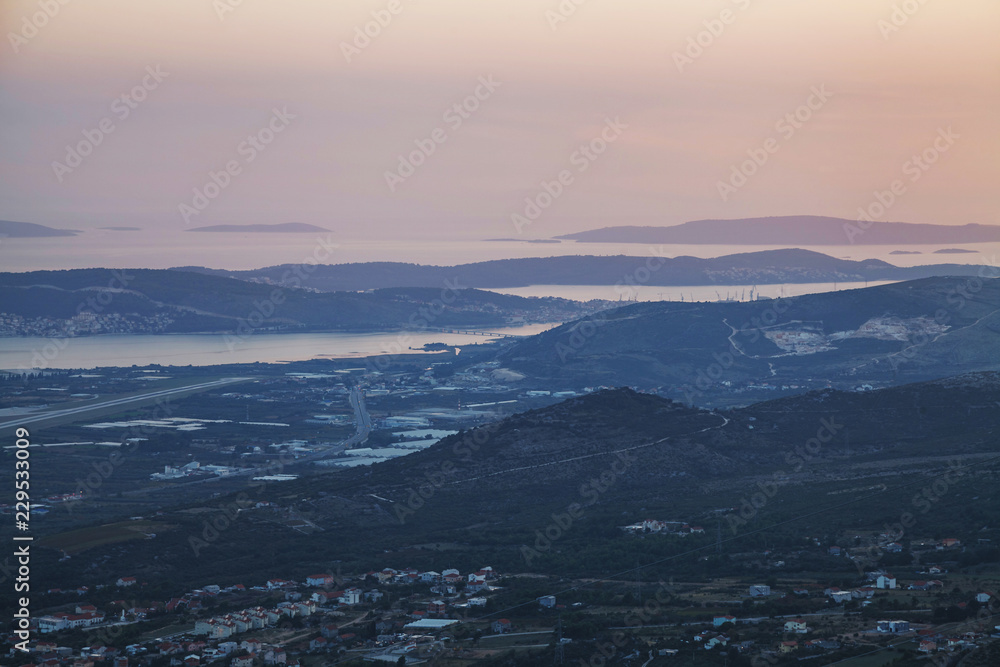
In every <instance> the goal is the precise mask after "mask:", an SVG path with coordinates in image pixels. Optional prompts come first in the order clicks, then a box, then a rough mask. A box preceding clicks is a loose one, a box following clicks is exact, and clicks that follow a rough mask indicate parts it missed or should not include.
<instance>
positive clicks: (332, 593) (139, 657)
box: [4, 566, 554, 667]
mask: <svg viewBox="0 0 1000 667" xmlns="http://www.w3.org/2000/svg"><path fill="white" fill-rule="evenodd" d="M497 578H498V577H497V574H496V572H495V571H494V570H493V568H492V567H488V566H487V567H484V568H481V569H479V570H477V571H475V572H470V573H466V574H462V573H461V572H460V571H459V570H457V569H445V570H443V571H441V572H435V571H419V570H417V569H415V568H404V569H400V570H396V569H392V568H385V569H383V570H373V571H371V572H367V573H365V574H363V575H360V576H358V577H356V578H355V579H356V581H357V584H358V585H354V586H351V585H347V586H344V585H343V582H344V581H345V580H344V579H343V578H341V577H338V576H334V575H332V574H327V573H323V574H311V575H309V576H307V577H306V578H305V580H304V581H292V580H287V579H280V578H275V579H270V580H268V581H267V582H265V583H264V584H262V585H260V586H252V587H249V588H248V587H246V586H244V585H242V584H235V585H233V586H229V587H226V588H222V587H220V586H217V585H207V586H204V587H202V588H198V589H194V590H192V591H189V592H187V593H185V594H183V595H182V596H180V597H174V598H171V599H170V600H169V601H167V602H165V603H160V602H156V603H150V605H149V606H148V607H135V606H133V607H132V608H130V609H126V607H127V604H126V603H125V601H124V600H115V601H113V602H112V603H111V604H112V605H113V606H116V607H120V608H121V610H122V611H121V613H120V614H119V613H118V612H114V613H109V614H106V613H105V612H103V611H100V610H98V609H97V608H96V607H94V606H93V605H90V604H85V603H81V604H78V605H75V606H74V608H73V609H72V610H68V611H60V612H57V613H52V614H49V615H46V616H44V617H41V618H39V619H37V620H35V621H34V630H35V632H37V633H38V635H39V638H38V639H37V640H36V641H35V642H34V646H32V647H31V649H32V651H31V655H30V660H31V661H28V660H22V661H21V662H10V663H7V662H5V663H4V664H14V665H17V666H18V667H128V666H129V665H132V666H133V667H134V666H135V665H144V664H147V663H148V662H149V661H150V660H154V659H156V658H161V657H169V659H170V662H169V664H170V665H172V666H174V667H199V666H200V665H205V664H208V663H215V662H217V661H222V660H224V661H225V662H224V663H222V664H227V665H236V666H237V667H260V665H284V666H285V667H293V666H297V665H298V664H299V663H298V661H297V660H295V659H293V656H294V655H299V654H306V653H319V654H324V653H331V652H334V653H335V652H337V651H339V650H341V649H343V648H355V649H358V648H360V649H362V650H365V649H370V650H371V652H372V654H377V655H383V656H384V655H392V656H396V655H397V654H398V655H403V654H409V653H410V652H413V651H418V650H419V649H420V648H421V647H425V648H426V647H428V646H429V645H430V644H432V643H436V633H438V632H439V631H441V630H443V629H445V628H447V627H450V626H452V625H455V624H457V623H458V622H459V621H458V620H456V619H454V618H451V617H450V616H451V614H452V612H453V611H461V610H468V609H471V608H476V607H483V606H485V605H486V603H487V598H486V597H485V595H486V594H487V593H489V592H490V591H491V590H492V586H491V584H492V583H495V582H496V580H497ZM366 583H367V584H369V585H370V584H377V585H379V586H405V585H408V584H424V585H427V588H429V589H430V590H431V595H432V596H431V597H428V596H426V595H422V596H421V595H418V596H412V595H411V596H410V598H409V599H410V601H409V602H408V603H407V604H406V605H405V606H404V607H403V608H398V609H393V610H386V612H385V613H383V614H381V618H380V619H379V620H377V621H376V622H375V629H376V631H377V633H378V634H377V638H375V639H372V638H370V637H369V638H365V639H363V638H362V637H359V636H358V635H357V634H356V633H357V629H356V628H357V626H356V625H353V622H348V623H341V618H342V617H344V616H345V613H347V612H349V610H350V609H351V608H354V607H358V606H361V605H376V604H377V603H379V602H380V601H382V600H383V597H384V593H383V592H382V591H381V590H379V589H378V588H370V587H365V588H363V586H365V584H366ZM114 586H115V587H117V588H118V589H122V590H128V589H131V588H132V587H136V588H142V587H143V586H145V584H143V583H142V582H140V581H139V580H138V579H137V578H136V577H133V576H121V577H119V578H118V579H117V580H116V581H115V583H114ZM100 588H102V589H103V588H107V586H103V585H102V586H100ZM366 588H367V590H366ZM411 590H412V589H411ZM68 592H76V593H80V594H81V595H83V594H86V593H87V592H89V589H88V588H86V587H82V591H63V590H60V589H52V590H50V591H49V593H54V594H62V593H68ZM227 594H231V595H240V596H243V597H248V596H253V595H259V596H267V597H269V598H270V599H271V600H272V601H271V603H270V604H267V605H252V606H248V607H245V608H243V609H240V610H238V611H230V612H227V613H221V614H215V615H212V616H204V617H200V618H197V619H195V620H194V628H193V630H191V631H189V632H185V633H183V634H180V635H173V636H168V637H163V638H160V639H157V640H156V641H153V642H148V643H145V644H135V645H130V646H127V647H126V648H125V649H124V650H122V651H118V650H116V649H114V648H111V647H107V646H103V645H101V644H96V643H95V644H93V645H91V646H88V647H86V648H84V649H83V650H82V651H73V650H71V649H69V648H67V647H59V646H58V645H57V644H56V643H54V642H51V641H47V640H46V639H42V638H41V637H40V636H41V635H50V634H51V633H54V632H59V631H62V630H72V629H75V628H85V627H91V626H100V625H101V624H103V626H104V629H103V630H102V629H101V628H95V629H97V630H100V632H99V633H98V634H96V635H93V636H94V637H102V636H103V635H102V634H101V633H109V632H112V631H113V629H112V628H111V627H110V626H111V624H115V625H128V624H131V623H134V622H138V621H142V620H146V619H147V618H148V616H149V615H151V614H152V613H153V612H166V613H180V612H187V613H189V614H194V615H199V613H200V612H202V611H203V610H205V609H206V608H207V607H208V606H212V605H213V603H212V601H213V600H214V599H216V598H219V596H223V595H227ZM275 595H277V596H280V598H284V599H283V600H281V601H279V602H274V601H273V598H274V596H275ZM419 598H423V599H424V600H426V601H423V602H418V601H416V600H417V599H419ZM549 603H550V601H549V600H548V599H547V598H546V599H545V600H544V601H541V602H540V604H541V605H542V606H543V607H544V606H545V605H547V604H549ZM551 604H553V605H554V598H553V599H552V600H551ZM365 608H366V607H364V606H361V609H365ZM368 608H369V609H370V608H371V607H368ZM376 618H378V615H376ZM286 627H295V628H299V629H305V632H306V636H307V638H305V639H302V640H301V641H296V642H295V643H294V644H292V645H282V644H278V643H274V642H273V641H272V642H271V643H269V642H268V641H265V640H264V639H260V638H258V637H259V636H260V635H258V634H253V633H254V631H262V632H266V631H268V630H273V629H275V628H286ZM492 628H493V630H494V632H496V633H504V632H509V631H510V630H511V628H512V624H511V622H510V621H509V620H508V619H498V620H496V621H493V623H492ZM310 629H312V631H310ZM241 635H246V636H241ZM265 636H266V635H265ZM300 636H301V635H300ZM11 657H12V658H20V657H22V654H18V655H14V656H11ZM24 657H29V656H24Z"/></svg>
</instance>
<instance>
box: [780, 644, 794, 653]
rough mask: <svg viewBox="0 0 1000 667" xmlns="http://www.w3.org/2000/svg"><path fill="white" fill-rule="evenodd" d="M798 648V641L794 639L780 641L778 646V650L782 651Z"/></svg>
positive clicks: (787, 651) (786, 651)
mask: <svg viewBox="0 0 1000 667" xmlns="http://www.w3.org/2000/svg"><path fill="white" fill-rule="evenodd" d="M798 648H799V643H798V642H794V641H793V642H781V644H780V645H779V646H778V650H779V651H780V652H782V653H791V652H792V651H795V650H798Z"/></svg>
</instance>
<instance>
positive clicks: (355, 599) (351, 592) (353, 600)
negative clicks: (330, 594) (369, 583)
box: [339, 588, 362, 605]
mask: <svg viewBox="0 0 1000 667" xmlns="http://www.w3.org/2000/svg"><path fill="white" fill-rule="evenodd" d="M361 593H362V590H361V589H360V588H348V589H347V590H345V591H344V592H343V594H342V595H341V596H340V598H339V601H340V604H347V605H355V604H360V603H361Z"/></svg>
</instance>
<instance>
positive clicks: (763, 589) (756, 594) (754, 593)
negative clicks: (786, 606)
mask: <svg viewBox="0 0 1000 667" xmlns="http://www.w3.org/2000/svg"><path fill="white" fill-rule="evenodd" d="M770 594H771V587H770V586H768V585H766V584H754V585H753V586H751V587H750V597H752V598H766V597H767V596H768V595H770Z"/></svg>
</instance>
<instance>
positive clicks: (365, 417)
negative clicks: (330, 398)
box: [343, 387, 372, 449]
mask: <svg viewBox="0 0 1000 667" xmlns="http://www.w3.org/2000/svg"><path fill="white" fill-rule="evenodd" d="M350 402H351V407H352V408H354V423H355V424H357V433H355V434H354V435H352V436H351V437H350V438H348V439H347V440H345V441H344V443H343V444H344V446H345V447H346V448H347V449H351V448H352V447H357V446H358V445H362V444H364V443H365V441H366V440H368V435H369V434H370V433H371V432H372V416H371V415H370V414H368V408H367V406H365V394H364V392H363V391H361V388H360V387H352V388H351V396H350Z"/></svg>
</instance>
